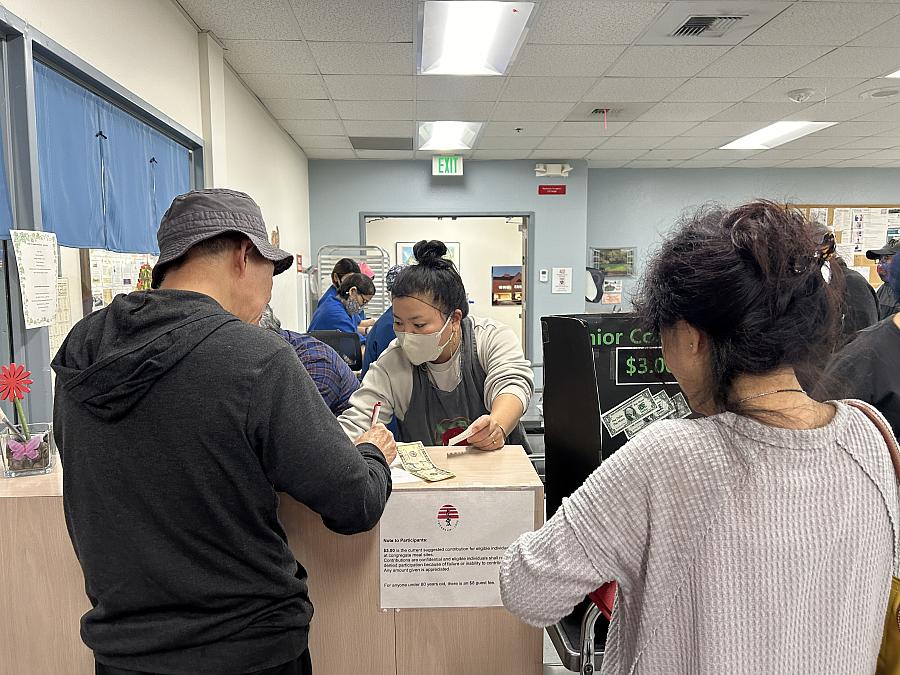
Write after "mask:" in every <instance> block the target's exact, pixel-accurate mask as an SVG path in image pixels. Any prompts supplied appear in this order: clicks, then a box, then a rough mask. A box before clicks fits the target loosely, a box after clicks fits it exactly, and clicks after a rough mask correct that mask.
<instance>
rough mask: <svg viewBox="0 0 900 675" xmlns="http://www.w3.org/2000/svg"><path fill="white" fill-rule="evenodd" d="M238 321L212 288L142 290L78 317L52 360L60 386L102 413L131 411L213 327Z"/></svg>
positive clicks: (116, 416) (117, 414)
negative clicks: (204, 291)
mask: <svg viewBox="0 0 900 675" xmlns="http://www.w3.org/2000/svg"><path fill="white" fill-rule="evenodd" d="M232 321H240V319H238V318H237V317H236V316H234V315H233V314H229V313H228V312H226V311H225V310H224V309H222V307H221V305H219V303H217V302H216V301H215V300H213V299H212V298H211V297H209V296H207V295H202V294H200V293H193V292H191V291H176V290H156V291H138V292H134V293H129V294H128V295H120V296H118V297H117V298H116V299H115V300H113V302H112V304H111V305H110V306H109V307H107V308H105V309H102V310H100V311H99V312H94V313H93V314H91V315H90V316H88V317H85V318H84V319H83V320H82V321H80V322H79V323H78V324H77V325H76V326H75V327H74V328H73V329H72V331H71V332H70V333H69V335H68V337H67V338H66V340H65V342H64V343H63V345H62V347H61V348H60V350H59V352H58V353H57V354H56V357H55V358H54V359H53V363H52V364H51V365H52V367H53V370H54V372H55V373H56V377H57V386H59V387H63V388H65V390H66V393H67V394H68V395H69V396H71V397H72V398H73V399H75V400H76V401H78V402H79V403H81V404H82V405H84V406H85V407H86V408H87V409H88V410H89V411H90V412H91V413H93V414H94V415H96V416H97V417H100V418H101V419H104V420H108V421H114V420H117V419H119V418H121V417H123V416H125V415H126V414H127V413H128V411H129V410H131V409H132V408H133V407H134V406H135V405H136V404H137V402H138V401H140V400H141V399H142V398H143V396H144V395H145V394H146V393H147V391H148V390H149V389H150V388H151V387H152V386H153V385H154V384H155V383H156V381H157V380H159V379H160V378H161V377H163V376H164V375H165V374H166V373H167V372H169V370H170V369H171V368H173V367H174V366H175V365H176V364H178V363H179V362H180V361H181V360H182V359H183V358H184V357H185V356H187V355H188V354H190V353H191V351H192V350H193V349H194V348H195V347H196V346H197V345H198V344H200V343H201V342H202V341H203V340H205V339H206V338H207V337H209V335H211V334H212V333H213V332H214V331H216V330H218V329H219V328H221V327H222V326H224V325H225V324H227V323H230V322H232Z"/></svg>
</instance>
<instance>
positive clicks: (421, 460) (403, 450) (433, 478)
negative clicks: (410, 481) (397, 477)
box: [397, 441, 456, 483]
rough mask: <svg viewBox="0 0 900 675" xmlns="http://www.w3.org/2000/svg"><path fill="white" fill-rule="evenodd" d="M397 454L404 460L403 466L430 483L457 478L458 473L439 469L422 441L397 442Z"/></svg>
mask: <svg viewBox="0 0 900 675" xmlns="http://www.w3.org/2000/svg"><path fill="white" fill-rule="evenodd" d="M397 454H398V455H399V456H400V460H401V461H402V462H403V468H404V469H406V470H407V471H408V472H409V473H411V474H412V475H413V476H416V477H417V478H421V479H422V480H427V481H428V482H429V483H435V482H437V481H439V480H446V479H448V478H455V477H456V474H455V473H452V472H451V471H447V470H445V469H439V468H437V467H436V466H435V465H434V462H432V461H431V457H429V456H428V453H427V452H426V451H425V446H424V445H422V442H421V441H416V442H415V443H397Z"/></svg>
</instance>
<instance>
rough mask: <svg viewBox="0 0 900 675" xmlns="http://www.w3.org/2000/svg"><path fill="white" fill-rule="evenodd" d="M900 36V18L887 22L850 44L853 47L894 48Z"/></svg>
mask: <svg viewBox="0 0 900 675" xmlns="http://www.w3.org/2000/svg"><path fill="white" fill-rule="evenodd" d="M898 35H900V17H894V18H893V19H891V20H890V21H886V22H884V23H883V24H881V25H880V26H878V28H875V29H873V30H871V31H869V32H868V33H864V34H863V35H860V36H859V37H858V38H856V39H855V40H853V42H851V43H850V46H852V47H893V46H895V45H896V44H897V36H898Z"/></svg>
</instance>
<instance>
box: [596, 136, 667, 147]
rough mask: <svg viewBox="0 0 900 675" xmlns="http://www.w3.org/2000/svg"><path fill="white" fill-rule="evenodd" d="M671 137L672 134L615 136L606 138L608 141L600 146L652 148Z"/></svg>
mask: <svg viewBox="0 0 900 675" xmlns="http://www.w3.org/2000/svg"><path fill="white" fill-rule="evenodd" d="M670 138H671V136H613V137H612V138H608V139H606V142H605V143H603V145H601V146H600V147H601V148H606V149H613V148H622V149H627V150H638V149H643V150H652V149H653V148H657V147H659V146H660V145H662V144H663V143H665V142H666V141H668V140H669V139H670ZM598 149H599V148H598Z"/></svg>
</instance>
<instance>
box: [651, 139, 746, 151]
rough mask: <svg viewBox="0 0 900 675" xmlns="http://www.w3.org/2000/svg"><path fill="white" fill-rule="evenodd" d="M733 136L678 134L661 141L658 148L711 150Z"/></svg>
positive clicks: (719, 146)
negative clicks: (676, 136) (663, 141)
mask: <svg viewBox="0 0 900 675" xmlns="http://www.w3.org/2000/svg"><path fill="white" fill-rule="evenodd" d="M733 140H734V136H679V137H678V138H673V139H672V140H671V141H668V142H666V143H663V144H662V145H661V146H659V147H660V149H688V150H712V149H713V148H721V147H722V146H723V145H725V144H726V143H731V141H733Z"/></svg>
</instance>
